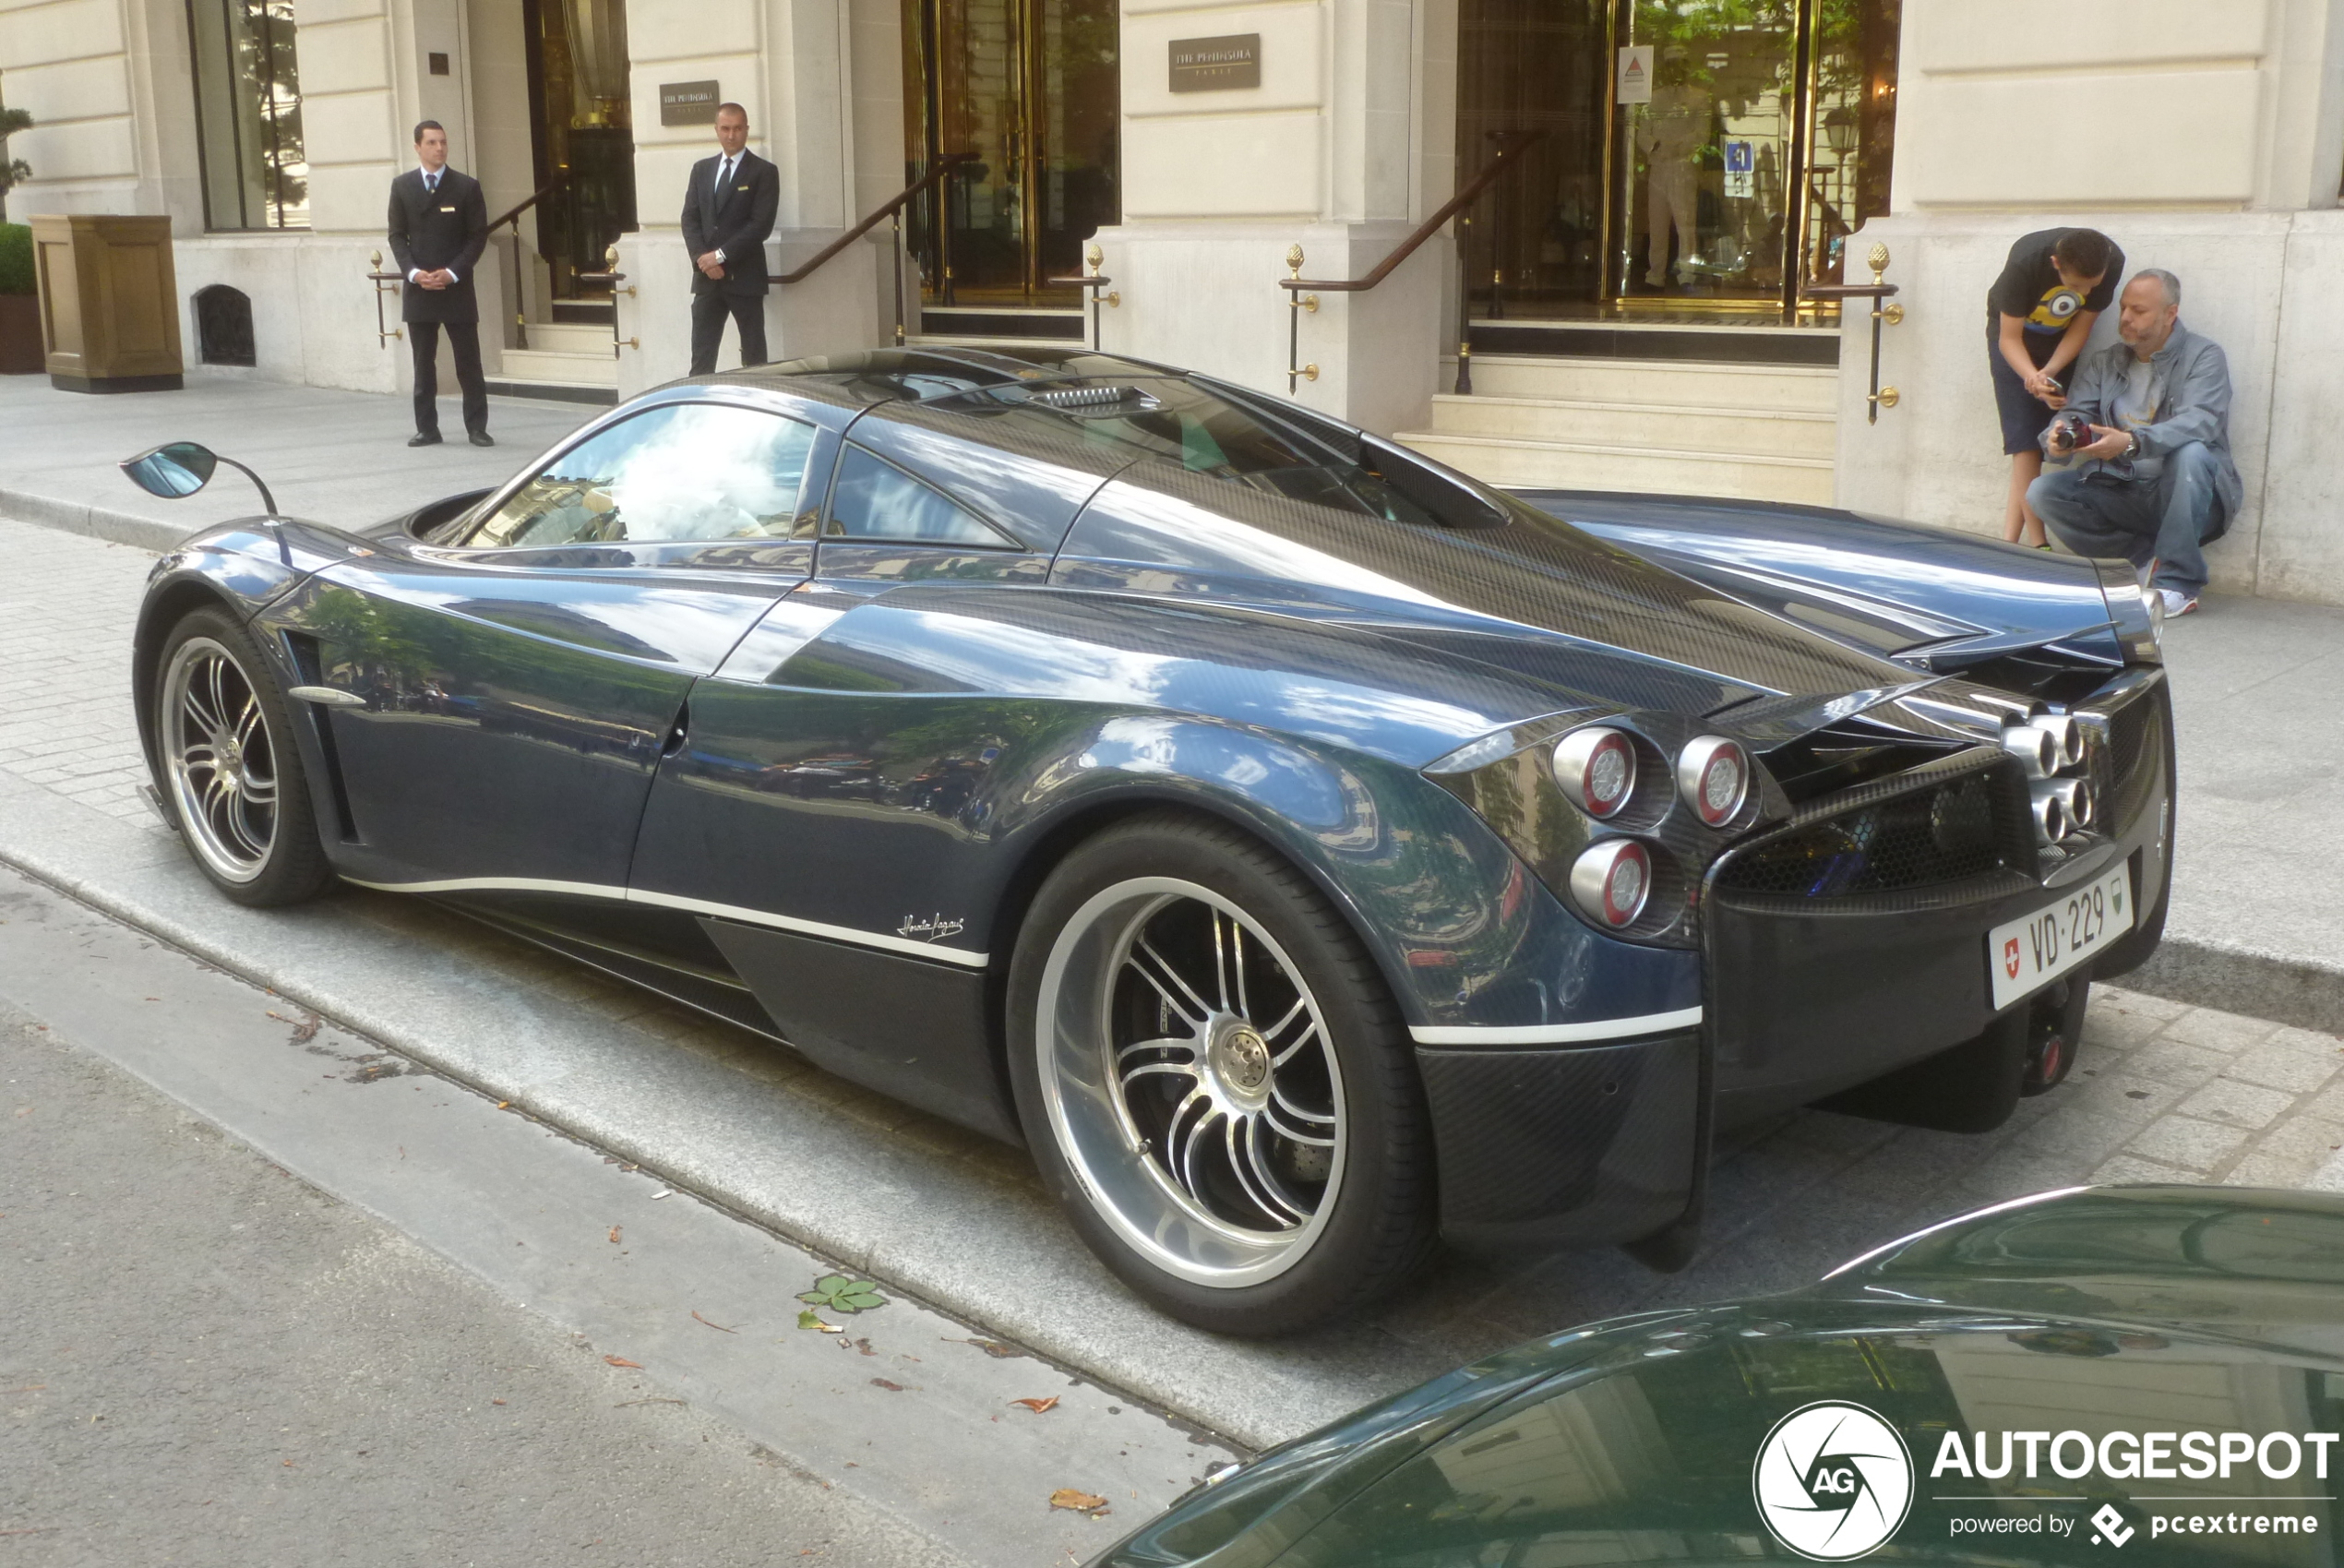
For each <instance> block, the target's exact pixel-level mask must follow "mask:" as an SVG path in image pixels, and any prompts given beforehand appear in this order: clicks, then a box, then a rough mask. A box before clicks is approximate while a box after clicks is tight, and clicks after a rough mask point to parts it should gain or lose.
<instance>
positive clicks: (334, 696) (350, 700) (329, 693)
mask: <svg viewBox="0 0 2344 1568" xmlns="http://www.w3.org/2000/svg"><path fill="white" fill-rule="evenodd" d="M285 695H286V696H288V697H292V698H296V699H298V700H301V701H304V702H315V703H317V705H318V706H319V707H321V708H364V707H365V705H366V700H365V698H363V697H361V696H359V695H358V694H357V693H356V692H354V691H344V690H342V689H341V688H340V687H337V686H289V687H287V688H285Z"/></svg>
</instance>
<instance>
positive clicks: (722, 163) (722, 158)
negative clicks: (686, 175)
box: [710, 149, 747, 261]
mask: <svg viewBox="0 0 2344 1568" xmlns="http://www.w3.org/2000/svg"><path fill="white" fill-rule="evenodd" d="M743 151H747V149H743ZM740 161H741V154H740V153H738V152H727V153H723V154H720V155H719V156H718V159H717V162H716V184H715V185H714V186H711V187H710V188H711V189H712V190H713V191H714V193H715V195H716V198H717V199H718V200H719V201H722V200H723V199H724V187H725V186H728V185H730V184H732V183H733V170H734V169H735V168H736V167H737V166H738V165H739V163H740ZM715 255H716V259H717V260H719V261H723V260H724V246H723V245H718V246H717V247H716V252H715Z"/></svg>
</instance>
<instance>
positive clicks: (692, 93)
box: [659, 81, 724, 126]
mask: <svg viewBox="0 0 2344 1568" xmlns="http://www.w3.org/2000/svg"><path fill="white" fill-rule="evenodd" d="M721 102H724V85H723V84H722V83H720V82H712V81H664V82H662V83H660V84H659V123H660V124H661V125H663V126H712V125H714V124H715V123H716V106H717V105H718V104H719V103H721Z"/></svg>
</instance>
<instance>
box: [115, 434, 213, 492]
mask: <svg viewBox="0 0 2344 1568" xmlns="http://www.w3.org/2000/svg"><path fill="white" fill-rule="evenodd" d="M219 466H220V459H219V457H218V456H217V455H215V454H214V453H213V451H212V449H210V448H209V447H206V446H202V445H200V444H198V443H197V442H194V441H173V442H172V443H171V444H170V445H169V446H167V447H157V448H156V449H154V450H153V451H151V452H146V453H143V454H141V455H140V456H138V457H135V458H129V459H126V460H125V461H124V462H123V464H122V472H123V473H126V474H128V475H129V476H130V483H132V484H133V485H137V486H138V488H139V489H141V490H144V491H145V492H146V493H147V494H148V495H149V496H161V497H162V498H163V499H165V500H167V501H175V500H177V499H178V498H179V497H182V496H192V495H194V494H195V493H196V492H197V491H198V490H200V489H202V488H203V487H204V486H205V485H209V484H210V483H211V475H212V472H213V471H214V470H215V469H217V468H218V467H219Z"/></svg>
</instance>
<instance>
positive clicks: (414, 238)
mask: <svg viewBox="0 0 2344 1568" xmlns="http://www.w3.org/2000/svg"><path fill="white" fill-rule="evenodd" d="M415 158H416V162H418V164H419V165H420V167H418V168H413V169H410V170H408V171H407V172H406V173H405V174H401V175H400V176H399V177H398V178H397V179H395V180H393V181H391V182H390V254H391V255H392V256H393V257H397V258H398V261H399V270H400V271H401V273H403V274H405V276H406V279H407V286H406V287H405V288H404V289H401V291H400V296H401V298H400V306H399V317H400V319H401V320H402V321H404V322H406V324H407V343H408V347H409V349H410V350H411V351H412V352H413V354H414V356H415V434H414V436H413V437H411V438H410V439H409V441H408V442H407V444H408V445H409V446H411V447H432V446H437V445H438V444H439V402H438V399H439V329H441V328H442V327H445V328H447V329H448V347H449V348H450V349H451V350H453V351H454V353H455V356H456V382H457V385H459V386H460V387H461V388H462V389H463V391H464V429H465V431H466V433H467V434H469V435H470V436H471V437H472V445H473V446H475V447H493V446H495V445H496V442H495V441H494V440H492V439H491V438H490V437H489V434H488V384H487V382H485V381H484V380H483V379H482V378H481V374H480V301H479V300H478V299H477V298H476V297H475V296H474V295H473V293H472V271H473V269H475V268H477V267H478V266H479V265H480V254H481V252H482V251H484V250H485V249H487V248H488V205H487V203H486V202H484V201H483V200H482V199H481V195H480V182H479V181H478V180H475V179H473V178H472V176H471V175H470V174H462V173H460V172H459V171H457V170H454V169H450V168H449V167H448V133H447V132H446V131H445V130H443V129H442V128H441V127H440V124H439V122H438V121H437V120H425V122H423V124H421V125H419V126H416V127H415Z"/></svg>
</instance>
